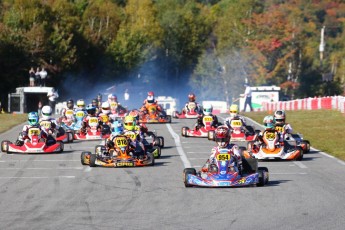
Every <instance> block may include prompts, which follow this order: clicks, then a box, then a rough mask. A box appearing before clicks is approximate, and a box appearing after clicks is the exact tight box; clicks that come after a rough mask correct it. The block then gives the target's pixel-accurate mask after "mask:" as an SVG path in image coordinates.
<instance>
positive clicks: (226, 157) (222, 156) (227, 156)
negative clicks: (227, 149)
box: [217, 153, 230, 161]
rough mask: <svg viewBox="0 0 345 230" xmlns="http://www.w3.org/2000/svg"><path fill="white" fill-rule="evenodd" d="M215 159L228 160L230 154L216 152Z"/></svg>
mask: <svg viewBox="0 0 345 230" xmlns="http://www.w3.org/2000/svg"><path fill="white" fill-rule="evenodd" d="M217 160H218V161H227V160H230V154H228V153H226V154H218V156H217Z"/></svg>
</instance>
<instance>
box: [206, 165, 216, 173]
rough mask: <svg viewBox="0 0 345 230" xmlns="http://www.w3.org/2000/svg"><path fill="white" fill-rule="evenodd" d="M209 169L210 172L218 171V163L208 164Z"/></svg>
mask: <svg viewBox="0 0 345 230" xmlns="http://www.w3.org/2000/svg"><path fill="white" fill-rule="evenodd" d="M208 171H209V172H210V173H217V172H218V166H217V165H216V164H210V165H209V166H208Z"/></svg>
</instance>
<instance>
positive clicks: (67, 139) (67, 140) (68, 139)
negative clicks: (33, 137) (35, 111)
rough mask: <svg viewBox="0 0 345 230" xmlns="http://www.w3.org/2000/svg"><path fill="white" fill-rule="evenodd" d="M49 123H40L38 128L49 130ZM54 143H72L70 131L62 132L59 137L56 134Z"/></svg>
mask: <svg viewBox="0 0 345 230" xmlns="http://www.w3.org/2000/svg"><path fill="white" fill-rule="evenodd" d="M51 125H52V123H51V121H41V122H40V126H41V127H44V128H45V129H46V130H49V129H50V128H51ZM55 139H56V141H62V142H63V143H70V142H73V132H71V131H70V130H68V131H66V132H64V134H63V135H59V133H57V134H56V138H55Z"/></svg>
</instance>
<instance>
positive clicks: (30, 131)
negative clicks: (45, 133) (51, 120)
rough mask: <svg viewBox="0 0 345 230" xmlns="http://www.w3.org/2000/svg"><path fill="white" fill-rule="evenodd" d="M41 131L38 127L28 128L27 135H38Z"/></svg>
mask: <svg viewBox="0 0 345 230" xmlns="http://www.w3.org/2000/svg"><path fill="white" fill-rule="evenodd" d="M40 133H41V131H40V129H38V128H33V129H29V136H32V135H36V136H38V135H40Z"/></svg>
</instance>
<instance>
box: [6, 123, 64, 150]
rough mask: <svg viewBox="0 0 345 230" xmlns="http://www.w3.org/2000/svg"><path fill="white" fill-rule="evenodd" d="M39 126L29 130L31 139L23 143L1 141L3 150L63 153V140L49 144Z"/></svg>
mask: <svg viewBox="0 0 345 230" xmlns="http://www.w3.org/2000/svg"><path fill="white" fill-rule="evenodd" d="M40 133H41V130H40V129H39V128H30V129H29V132H28V136H29V139H27V140H26V141H24V144H23V145H15V144H13V143H12V142H10V141H8V140H4V141H2V142H1V151H2V152H6V153H7V154H10V153H58V152H59V153H61V152H62V151H63V149H64V144H63V143H62V142H61V141H54V143H53V144H51V145H48V144H47V143H46V141H45V139H43V138H41V135H40Z"/></svg>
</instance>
